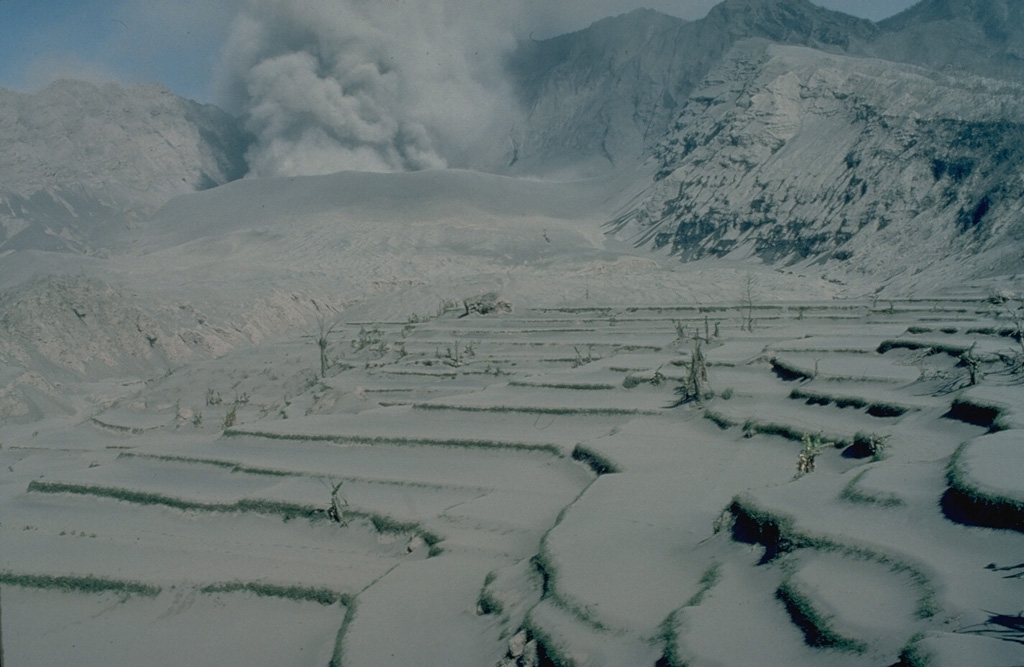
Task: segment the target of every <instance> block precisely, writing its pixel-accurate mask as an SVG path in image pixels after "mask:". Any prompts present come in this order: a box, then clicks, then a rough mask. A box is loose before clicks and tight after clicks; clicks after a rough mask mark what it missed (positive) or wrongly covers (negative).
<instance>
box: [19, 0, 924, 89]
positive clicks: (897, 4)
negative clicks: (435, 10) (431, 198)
mask: <svg viewBox="0 0 1024 667" xmlns="http://www.w3.org/2000/svg"><path fill="white" fill-rule="evenodd" d="M350 1H352V0H339V2H350ZM374 1H377V2H388V1H398V0H374ZM495 1H496V2H502V1H508V0H495ZM518 1H519V2H521V3H522V8H523V10H522V12H521V20H520V24H519V25H517V26H516V29H517V31H518V32H519V33H520V34H523V35H526V34H530V33H535V34H536V35H538V36H547V34H551V33H557V32H565V31H568V30H575V29H578V28H581V27H584V26H586V25H588V24H589V23H591V22H592V21H595V20H597V19H599V18H602V17H604V16H610V15H614V14H619V13H622V12H625V11H629V10H630V9H633V8H635V7H638V6H649V7H652V8H654V9H657V10H659V11H663V12H666V13H671V14H675V15H678V16H682V17H684V18H690V19H693V18H698V17H700V16H702V15H703V14H704V13H706V12H707V10H708V8H709V7H710V6H711V5H713V4H715V2H716V0H647V1H645V0H587V1H586V2H579V1H577V0H572V1H570V0H518ZM814 1H815V2H816V4H821V5H824V6H828V7H830V8H833V9H839V10H842V11H846V12H848V13H851V14H855V15H858V16H864V17H867V18H871V19H875V20H877V19H880V18H883V17H885V16H887V15H890V14H892V13H895V12H896V11H899V10H902V9H904V8H906V7H908V6H910V5H911V4H913V3H914V0H814ZM245 2H246V0H174V1H173V2H172V1H169V0H0V87H4V88H13V89H15V90H22V91H31V90H36V89H38V88H40V87H42V86H44V85H46V84H47V83H49V82H50V81H53V80H54V79H57V78H61V77H74V78H86V79H91V80H117V81H122V82H125V83H138V82H158V83H161V84H163V85H164V86H166V87H167V88H169V89H171V90H172V91H174V92H175V93H177V94H179V95H182V96H185V97H190V98H193V99H198V100H200V101H204V102H205V101H218V100H217V97H218V95H217V87H216V83H215V82H216V78H217V72H218V65H219V62H220V53H221V47H222V45H223V44H224V41H225V39H226V37H227V34H228V31H229V26H230V24H231V21H232V19H233V17H234V16H235V14H236V12H237V10H238V8H239V7H240V6H242V5H243V4H244V3H245Z"/></svg>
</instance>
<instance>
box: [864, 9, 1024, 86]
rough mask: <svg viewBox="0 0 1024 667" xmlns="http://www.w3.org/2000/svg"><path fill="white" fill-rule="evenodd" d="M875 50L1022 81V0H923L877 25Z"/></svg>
mask: <svg viewBox="0 0 1024 667" xmlns="http://www.w3.org/2000/svg"><path fill="white" fill-rule="evenodd" d="M879 28H880V29H881V30H882V33H881V34H880V35H879V36H878V38H877V40H876V41H875V43H874V45H873V47H872V52H873V53H874V54H876V55H878V56H880V57H885V58H889V59H892V60H901V61H904V62H910V63H914V64H918V65H924V66H926V67H931V68H935V69H942V70H960V71H967V72H971V73H973V74H980V75H982V76H990V77H996V78H1005V79H1010V80H1013V81H1018V82H1024V3H1021V2H1019V1H1018V0H924V1H923V2H920V3H918V4H917V5H914V6H913V7H911V8H909V9H907V10H906V11H904V12H901V13H900V14H897V15H896V16H893V17H892V18H890V19H887V20H885V21H883V22H881V23H880V24H879Z"/></svg>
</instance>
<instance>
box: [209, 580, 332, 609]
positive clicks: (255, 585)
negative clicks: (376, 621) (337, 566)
mask: <svg viewBox="0 0 1024 667" xmlns="http://www.w3.org/2000/svg"><path fill="white" fill-rule="evenodd" d="M199 592H200V593H205V594H213V593H238V592H245V593H254V594H256V595H258V596H260V597H272V598H280V599H282V600H292V601H294V602H315V603H317V604H320V605H323V606H325V607H329V606H331V605H335V604H338V603H341V604H343V605H346V606H347V605H349V604H350V603H351V598H350V596H348V595H345V594H344V593H338V592H337V591H333V590H331V589H329V588H313V587H309V586H281V585H277V584H265V583H262V582H240V581H233V582H228V583H219V584H210V585H209V586H204V587H202V588H200V589H199Z"/></svg>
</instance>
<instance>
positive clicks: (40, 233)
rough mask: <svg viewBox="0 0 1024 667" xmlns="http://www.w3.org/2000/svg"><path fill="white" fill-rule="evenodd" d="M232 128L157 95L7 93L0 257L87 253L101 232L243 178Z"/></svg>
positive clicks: (58, 89)
mask: <svg viewBox="0 0 1024 667" xmlns="http://www.w3.org/2000/svg"><path fill="white" fill-rule="evenodd" d="M245 145H246V137H245V136H244V134H243V133H242V132H241V131H240V129H239V126H238V124H237V123H236V121H235V119H234V118H232V117H231V116H230V115H228V114H227V113H225V112H223V111H221V110H220V109H217V108H216V107H213V106H210V105H200V104H198V103H196V102H192V101H189V100H184V99H182V98H180V97H177V96H176V95H173V94H171V93H170V92H168V91H167V90H164V89H163V88H161V87H159V86H155V85H142V86H135V87H131V88H127V87H124V86H120V85H117V84H104V85H102V86H97V85H94V84H91V83H86V82H82V81H59V82H56V83H54V84H52V85H50V86H48V87H47V88H45V89H43V90H42V91H40V92H38V93H35V94H22V93H17V92H13V91H8V90H3V89H0V155H3V156H4V157H3V159H2V160H0V252H2V251H4V250H11V249H15V248H20V249H25V248H37V249H55V250H59V249H74V250H79V251H80V250H86V249H87V246H88V244H89V241H88V236H89V235H91V234H93V233H95V232H96V231H97V226H98V225H106V226H108V227H109V226H111V225H113V224H115V223H117V222H120V221H124V220H126V219H130V218H132V217H138V216H143V215H146V214H148V213H150V212H152V211H153V210H155V209H156V208H157V207H159V206H160V205H162V204H163V203H164V202H166V201H167V200H168V199H170V198H171V197H173V196H175V195H179V194H183V193H186V192H194V191H196V190H201V189H205V188H210V187H214V186H216V185H220V184H222V183H226V182H228V181H231V180H233V179H236V178H240V177H241V176H243V175H244V174H245V171H246V168H245V162H244V157H243V155H244V150H245Z"/></svg>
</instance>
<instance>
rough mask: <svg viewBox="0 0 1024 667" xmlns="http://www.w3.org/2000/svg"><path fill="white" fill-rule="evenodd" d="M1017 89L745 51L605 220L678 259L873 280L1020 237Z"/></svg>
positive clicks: (856, 62) (711, 81)
mask: <svg viewBox="0 0 1024 667" xmlns="http://www.w3.org/2000/svg"><path fill="white" fill-rule="evenodd" d="M1021 118H1024V88H1021V87H1019V86H1014V85H1011V84H1006V83H1004V82H998V81H993V80H988V79H980V78H976V77H951V76H946V75H941V74H936V73H934V72H929V71H927V70H923V69H919V68H915V67H911V66H905V65H904V66H897V65H894V64H892V63H889V62H883V61H877V60H869V59H862V58H849V57H844V56H836V55H828V54H825V53H822V52H820V51H816V50H812V49H806V48H798V47H781V46H776V45H769V44H766V43H764V42H759V41H754V42H745V43H742V44H740V45H738V46H737V47H736V48H734V49H733V51H732V52H731V53H730V54H729V56H728V57H727V58H726V59H725V60H724V61H723V63H722V65H721V66H720V67H718V68H716V70H715V71H714V72H713V73H712V74H710V75H709V76H708V78H707V80H706V81H705V84H704V86H702V87H701V89H699V90H698V91H695V92H694V93H693V94H692V95H691V97H690V102H689V104H688V105H687V106H686V108H685V109H684V111H683V112H682V113H681V115H680V116H679V118H678V119H677V121H676V124H675V129H674V131H673V132H672V134H671V135H670V137H669V138H668V140H667V141H666V142H665V143H664V144H663V145H662V146H661V147H660V148H659V149H657V151H656V158H655V160H656V163H657V165H658V167H659V168H660V172H659V174H658V177H657V181H656V182H655V184H654V185H653V186H652V187H651V188H650V189H649V190H648V192H647V193H646V195H645V196H644V197H643V198H642V199H641V200H640V202H639V203H638V205H636V206H635V207H632V208H630V209H629V210H628V211H627V212H626V213H625V214H624V215H623V216H622V217H621V218H620V219H619V220H617V221H616V222H615V223H614V224H613V225H612V229H613V231H614V232H615V233H617V234H619V235H620V236H622V237H627V238H630V239H631V240H632V241H633V242H634V243H636V244H637V245H639V246H645V245H646V246H649V247H652V248H655V249H663V250H664V251H668V252H671V253H673V254H676V255H678V256H680V257H681V258H683V259H698V258H702V257H734V258H739V257H751V256H753V257H759V258H761V259H763V260H765V261H769V262H781V263H796V262H801V261H805V260H817V261H822V262H824V261H827V260H829V259H836V260H844V261H845V260H851V259H852V260H854V261H853V265H855V266H857V267H859V268H861V269H863V270H866V271H868V272H871V273H872V274H874V275H879V276H881V277H891V276H892V275H894V274H896V273H900V272H904V271H907V270H914V269H915V268H920V267H922V266H924V265H927V264H929V263H932V262H935V261H936V260H939V259H940V258H947V259H949V258H954V257H956V258H964V257H968V256H970V255H973V254H977V253H979V252H982V251H985V250H986V249H991V248H994V247H996V246H998V245H999V244H1000V242H1001V241H1003V240H1005V239H1007V238H1011V237H1015V236H1016V235H1019V233H1020V232H1019V230H1018V229H1017V227H1018V226H1019V220H1020V216H1021V213H1022V211H1024V121H1020V120H1019V119H1021Z"/></svg>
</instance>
